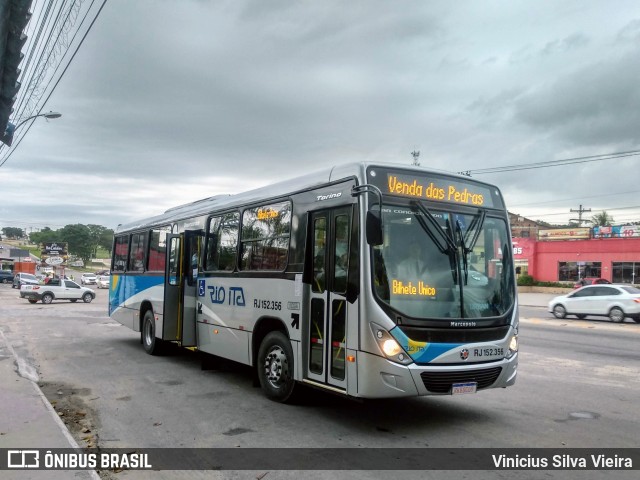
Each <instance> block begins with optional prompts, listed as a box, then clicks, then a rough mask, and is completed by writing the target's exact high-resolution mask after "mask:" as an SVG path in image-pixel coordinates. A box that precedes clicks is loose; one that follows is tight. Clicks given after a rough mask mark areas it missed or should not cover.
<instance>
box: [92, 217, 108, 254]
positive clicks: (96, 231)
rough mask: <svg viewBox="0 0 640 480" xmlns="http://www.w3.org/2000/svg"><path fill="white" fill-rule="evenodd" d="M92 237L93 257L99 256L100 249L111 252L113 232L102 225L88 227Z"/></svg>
mask: <svg viewBox="0 0 640 480" xmlns="http://www.w3.org/2000/svg"><path fill="white" fill-rule="evenodd" d="M87 228H88V229H89V233H90V235H91V247H92V253H93V255H94V256H95V255H97V253H98V247H102V248H104V249H105V250H109V252H111V244H112V243H113V230H111V229H110V228H106V227H103V226H102V225H93V224H89V225H87Z"/></svg>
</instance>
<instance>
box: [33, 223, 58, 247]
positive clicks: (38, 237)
mask: <svg viewBox="0 0 640 480" xmlns="http://www.w3.org/2000/svg"><path fill="white" fill-rule="evenodd" d="M58 237H59V235H58V231H57V230H51V229H50V228H49V227H44V228H43V229H42V230H40V231H39V232H32V233H30V234H29V240H31V243H35V244H37V245H40V244H41V243H49V242H58V241H60V239H59V238H58Z"/></svg>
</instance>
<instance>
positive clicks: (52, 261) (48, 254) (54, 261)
mask: <svg viewBox="0 0 640 480" xmlns="http://www.w3.org/2000/svg"><path fill="white" fill-rule="evenodd" d="M40 256H41V257H40V258H41V259H42V261H43V262H44V263H46V264H47V265H64V264H66V262H67V259H68V258H69V252H68V249H67V243H66V242H45V243H43V244H42V250H41V252H40Z"/></svg>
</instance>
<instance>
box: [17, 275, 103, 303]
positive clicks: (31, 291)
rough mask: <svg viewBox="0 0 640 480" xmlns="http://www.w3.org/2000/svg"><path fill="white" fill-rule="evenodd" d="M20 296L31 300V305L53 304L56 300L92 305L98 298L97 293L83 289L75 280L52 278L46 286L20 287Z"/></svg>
mask: <svg viewBox="0 0 640 480" xmlns="http://www.w3.org/2000/svg"><path fill="white" fill-rule="evenodd" d="M20 296H21V297H24V298H26V299H27V300H29V303H37V302H38V300H42V303H47V304H48V303H51V302H52V301H54V300H71V301H72V302H77V301H78V300H82V301H83V302H84V303H91V301H92V300H93V299H94V298H96V292H94V291H93V290H91V289H90V288H86V287H81V286H80V285H78V284H77V283H76V282H74V281H73V280H65V279H59V278H52V279H51V280H49V282H48V283H46V284H44V285H23V286H22V287H20Z"/></svg>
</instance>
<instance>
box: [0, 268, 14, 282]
mask: <svg viewBox="0 0 640 480" xmlns="http://www.w3.org/2000/svg"><path fill="white" fill-rule="evenodd" d="M0 282H2V283H11V282H13V272H12V271H11V270H0Z"/></svg>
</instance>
